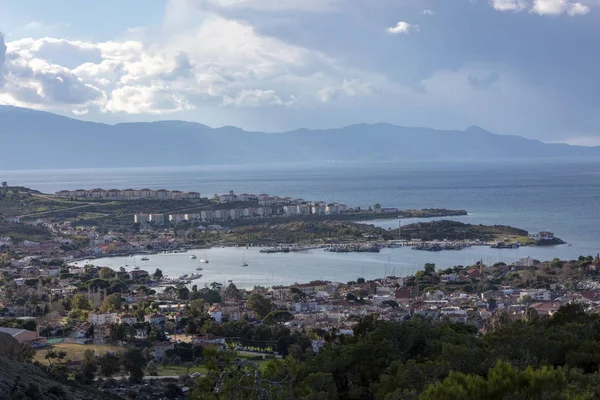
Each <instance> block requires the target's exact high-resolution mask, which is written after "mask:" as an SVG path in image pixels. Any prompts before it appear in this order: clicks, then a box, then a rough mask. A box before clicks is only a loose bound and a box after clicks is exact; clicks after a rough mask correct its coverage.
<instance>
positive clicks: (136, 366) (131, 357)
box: [121, 348, 146, 383]
mask: <svg viewBox="0 0 600 400" xmlns="http://www.w3.org/2000/svg"><path fill="white" fill-rule="evenodd" d="M121 364H122V365H123V368H124V369H125V371H127V372H128V373H129V380H130V381H131V382H133V383H141V382H142V380H143V378H144V367H145V366H146V359H145V358H144V355H143V354H142V351H141V350H140V349H136V348H133V349H129V350H127V351H126V352H125V353H124V354H123V358H122V362H121Z"/></svg>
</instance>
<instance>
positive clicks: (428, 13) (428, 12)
mask: <svg viewBox="0 0 600 400" xmlns="http://www.w3.org/2000/svg"><path fill="white" fill-rule="evenodd" d="M433 14H435V12H434V11H433V10H429V9H427V10H423V15H433Z"/></svg>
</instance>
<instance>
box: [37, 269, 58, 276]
mask: <svg viewBox="0 0 600 400" xmlns="http://www.w3.org/2000/svg"><path fill="white" fill-rule="evenodd" d="M40 274H41V275H42V276H55V277H59V276H60V268H44V269H40Z"/></svg>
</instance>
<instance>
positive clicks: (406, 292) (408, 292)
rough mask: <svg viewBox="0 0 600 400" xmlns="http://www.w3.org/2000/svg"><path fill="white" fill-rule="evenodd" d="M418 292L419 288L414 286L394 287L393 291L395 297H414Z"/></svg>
mask: <svg viewBox="0 0 600 400" xmlns="http://www.w3.org/2000/svg"><path fill="white" fill-rule="evenodd" d="M418 294H419V289H417V287H415V286H404V287H401V288H398V289H396V291H395V292H394V298H395V299H414V298H416V297H417V295H418Z"/></svg>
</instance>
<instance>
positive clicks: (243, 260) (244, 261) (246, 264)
mask: <svg viewBox="0 0 600 400" xmlns="http://www.w3.org/2000/svg"><path fill="white" fill-rule="evenodd" d="M247 266H248V263H247V262H246V257H244V256H242V267H247Z"/></svg>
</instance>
